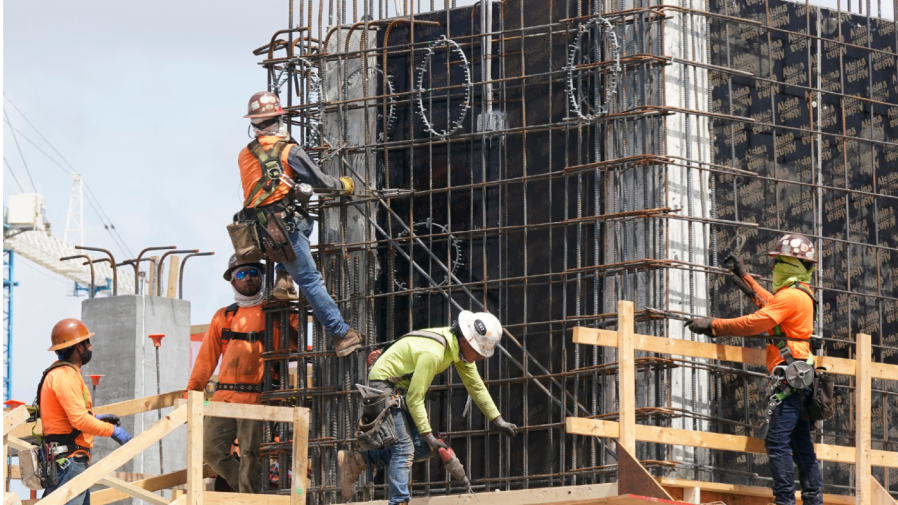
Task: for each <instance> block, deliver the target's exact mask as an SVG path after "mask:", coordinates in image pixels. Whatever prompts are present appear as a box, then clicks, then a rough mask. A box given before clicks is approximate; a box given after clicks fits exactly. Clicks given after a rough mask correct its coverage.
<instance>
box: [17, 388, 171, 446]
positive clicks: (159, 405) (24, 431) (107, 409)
mask: <svg viewBox="0 0 898 505" xmlns="http://www.w3.org/2000/svg"><path fill="white" fill-rule="evenodd" d="M183 393H184V391H183V390H179V391H171V392H168V393H162V394H161V395H153V396H147V397H144V398H137V399H134V400H127V401H124V402H119V403H110V404H109V405H101V406H99V407H95V408H94V409H93V412H94V414H96V415H99V414H115V415H117V416H119V417H126V416H133V415H134V414H142V413H144V412H149V411H151V410H156V409H163V408H166V407H171V406H172V405H174V402H175V400H176V399H178V398H181V395H182V394H183ZM33 425H34V423H28V424H25V425H23V426H19V427H18V428H16V429H15V430H13V431H12V433H11V434H12V435H14V436H16V437H19V438H21V437H28V436H31V427H32V426H33ZM34 431H35V433H42V428H41V425H40V421H38V423H37V427H35V429H34Z"/></svg>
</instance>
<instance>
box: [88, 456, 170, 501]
mask: <svg viewBox="0 0 898 505" xmlns="http://www.w3.org/2000/svg"><path fill="white" fill-rule="evenodd" d="M101 461H102V460H101ZM98 484H103V485H106V486H109V487H111V488H112V489H115V490H117V491H121V492H123V493H125V494H127V495H129V496H133V497H134V498H139V499H141V500H143V501H145V502H148V503H151V504H152V505H169V504H170V503H171V500H168V499H166V498H164V497H162V496H159V495H158V494H153V493H152V492H150V491H147V490H146V489H143V488H141V487H138V486H135V485H134V484H131V483H129V482H125V481H123V480H121V479H116V478H115V477H112V476H111V475H107V476H106V477H103V478H102V479H100V481H99V482H98ZM91 498H93V496H91ZM91 501H93V500H91Z"/></svg>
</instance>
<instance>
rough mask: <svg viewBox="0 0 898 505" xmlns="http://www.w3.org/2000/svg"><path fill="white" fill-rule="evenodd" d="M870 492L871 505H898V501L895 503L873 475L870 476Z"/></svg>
mask: <svg viewBox="0 0 898 505" xmlns="http://www.w3.org/2000/svg"><path fill="white" fill-rule="evenodd" d="M870 490H871V491H872V493H871V496H870V504H871V505H898V501H895V499H894V498H892V495H890V494H889V492H888V491H886V490H885V488H883V487H882V486H881V485H880V484H879V482H878V481H877V480H876V479H874V478H873V476H872V475H871V476H870Z"/></svg>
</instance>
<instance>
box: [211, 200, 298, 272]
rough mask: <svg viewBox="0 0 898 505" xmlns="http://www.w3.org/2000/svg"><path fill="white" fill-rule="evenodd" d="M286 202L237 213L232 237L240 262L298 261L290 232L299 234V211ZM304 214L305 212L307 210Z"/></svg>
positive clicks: (231, 228)
mask: <svg viewBox="0 0 898 505" xmlns="http://www.w3.org/2000/svg"><path fill="white" fill-rule="evenodd" d="M284 200H287V199H286V198H285V199H282V200H280V201H277V202H275V203H273V204H271V205H264V206H262V207H252V208H244V209H242V210H240V211H239V212H237V213H236V214H234V222H233V223H232V224H229V225H228V235H229V236H230V237H231V244H232V245H233V246H234V253H235V254H236V255H237V259H238V260H239V261H242V262H247V263H249V262H253V261H259V260H261V259H263V258H264V257H266V256H267V257H268V259H270V260H271V261H275V262H278V263H287V262H291V261H295V260H296V251H294V250H293V244H292V243H291V242H290V235H289V234H290V232H293V231H296V223H295V221H294V219H293V216H294V214H295V212H296V210H297V208H299V209H300V210H301V209H302V208H301V207H296V206H295V205H294V204H293V203H292V202H285V201H284ZM303 212H304V211H303Z"/></svg>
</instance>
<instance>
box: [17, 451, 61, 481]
mask: <svg viewBox="0 0 898 505" xmlns="http://www.w3.org/2000/svg"><path fill="white" fill-rule="evenodd" d="M40 454H41V449H40V447H32V448H31V449H26V450H22V451H19V466H21V467H22V484H24V485H25V487H27V488H28V489H34V490H38V489H44V484H43V482H42V481H41V456H40ZM54 473H55V472H54Z"/></svg>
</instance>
